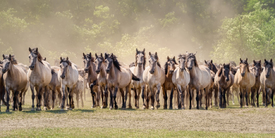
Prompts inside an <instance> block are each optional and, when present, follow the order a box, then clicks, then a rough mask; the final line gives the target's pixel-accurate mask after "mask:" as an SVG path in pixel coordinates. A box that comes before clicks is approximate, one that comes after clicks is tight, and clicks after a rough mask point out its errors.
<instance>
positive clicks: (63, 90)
mask: <svg viewBox="0 0 275 138" xmlns="http://www.w3.org/2000/svg"><path fill="white" fill-rule="evenodd" d="M65 94H66V91H65V86H62V93H61V96H62V101H61V110H64V107H65V100H66V95H65Z"/></svg>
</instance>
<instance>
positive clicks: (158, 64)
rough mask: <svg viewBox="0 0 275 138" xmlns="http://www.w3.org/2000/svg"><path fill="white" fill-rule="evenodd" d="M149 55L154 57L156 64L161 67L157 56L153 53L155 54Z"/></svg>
mask: <svg viewBox="0 0 275 138" xmlns="http://www.w3.org/2000/svg"><path fill="white" fill-rule="evenodd" d="M151 56H152V57H154V58H155V59H156V60H157V65H158V66H159V67H160V68H161V65H160V63H159V58H158V56H157V55H155V54H151Z"/></svg>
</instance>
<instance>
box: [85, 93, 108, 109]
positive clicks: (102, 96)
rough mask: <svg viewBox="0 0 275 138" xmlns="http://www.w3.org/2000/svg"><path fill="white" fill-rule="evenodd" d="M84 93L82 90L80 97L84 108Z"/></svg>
mask: <svg viewBox="0 0 275 138" xmlns="http://www.w3.org/2000/svg"><path fill="white" fill-rule="evenodd" d="M83 93H84V91H81V92H80V99H81V105H82V108H83V107H84V101H83ZM102 97H103V96H102Z"/></svg>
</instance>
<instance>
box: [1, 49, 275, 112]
mask: <svg viewBox="0 0 275 138" xmlns="http://www.w3.org/2000/svg"><path fill="white" fill-rule="evenodd" d="M29 53H30V54H29V63H30V64H29V66H27V65H24V64H22V63H19V62H18V61H17V60H16V58H15V56H14V55H3V60H2V61H0V76H1V78H0V101H1V104H4V105H6V107H7V109H6V112H9V106H10V103H12V108H13V110H14V111H15V110H19V111H22V105H23V104H24V103H25V95H26V92H27V91H28V89H29V88H30V90H31V99H32V110H35V103H36V110H37V111H40V110H41V106H42V105H43V106H44V110H47V109H53V108H54V106H55V105H57V106H58V107H60V109H61V110H64V109H69V110H72V109H74V108H75V106H74V95H76V101H77V106H79V101H81V102H82V107H83V93H84V95H85V89H90V92H91V97H92V108H95V107H98V106H100V103H101V108H107V107H108V106H109V109H113V108H115V109H117V108H118V103H121V108H122V109H125V108H126V107H127V106H126V104H127V98H128V108H132V102H131V96H132V94H134V95H133V97H134V104H135V107H136V108H137V109H138V108H139V105H140V104H139V101H140V99H139V98H140V97H141V98H142V102H143V107H142V108H143V109H148V108H149V106H150V108H151V109H152V110H153V109H154V108H157V109H158V108H159V107H160V98H159V94H160V92H162V95H163V101H164V102H163V108H164V109H167V108H169V109H173V108H174V109H185V107H187V108H189V109H191V108H192V107H196V108H197V109H201V108H203V107H204V109H206V110H207V109H208V108H211V107H212V101H214V103H213V105H214V106H217V107H219V108H226V106H227V105H229V100H232V103H233V104H235V103H234V95H236V96H237V97H238V102H239V104H240V107H243V106H246V107H247V106H249V105H251V106H254V107H259V95H260V92H262V96H263V98H262V99H263V103H262V104H263V105H264V106H266V107H267V106H268V105H269V104H272V107H273V94H274V90H275V68H273V61H272V59H271V60H266V59H265V60H264V61H263V62H264V63H263V65H262V63H261V60H259V61H255V60H253V64H248V59H240V64H239V65H236V64H235V63H234V62H230V63H228V64H219V65H218V64H214V63H213V62H212V60H209V61H204V62H205V63H204V64H199V62H198V61H197V59H196V54H195V53H188V52H186V53H185V54H180V55H178V57H177V59H176V58H175V57H173V58H169V57H167V61H166V62H165V64H164V66H162V67H161V65H160V63H159V57H158V54H157V52H155V53H151V52H149V55H148V57H146V53H145V49H143V50H141V51H139V50H138V49H136V54H135V57H134V59H135V62H133V63H131V64H130V65H129V66H128V65H127V66H126V65H121V64H120V62H119V61H118V60H117V57H116V56H115V55H114V54H112V53H111V54H108V53H104V54H102V53H101V54H96V53H95V55H94V56H93V55H92V54H91V53H88V54H84V53H83V62H84V68H83V69H81V68H79V67H78V66H77V65H76V64H74V63H72V62H71V61H70V60H69V58H68V57H66V58H63V57H60V61H59V62H60V66H51V65H50V64H49V63H48V62H47V61H46V58H44V59H43V58H42V56H41V54H40V53H39V51H38V48H33V49H32V48H29ZM147 60H148V63H147V64H148V65H147V66H146V62H147ZM10 92H11V94H10ZM118 93H119V94H120V95H117V94H118ZM168 97H169V100H168ZM173 98H174V100H173ZM35 99H36V100H35ZM167 101H169V104H168V103H167ZM195 101H196V103H195ZM108 103H109V104H108ZM168 105H169V107H167V106H168ZM0 110H1V106H0Z"/></svg>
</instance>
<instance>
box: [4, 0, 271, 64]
mask: <svg viewBox="0 0 275 138" xmlns="http://www.w3.org/2000/svg"><path fill="white" fill-rule="evenodd" d="M258 2H259V1H256V0H1V1H0V51H1V53H4V54H8V53H13V54H15V55H16V57H17V58H18V59H19V61H21V62H25V63H26V62H28V58H27V56H26V55H28V50H27V49H28V47H38V48H39V50H40V51H41V53H42V55H43V56H44V57H47V60H49V61H50V62H51V63H53V62H54V60H55V59H59V57H60V56H69V57H70V58H71V59H72V60H73V61H74V62H78V63H79V64H81V62H80V60H81V55H82V52H92V53H95V52H109V53H111V52H112V53H114V54H116V55H117V56H118V58H119V59H120V60H122V61H123V62H125V63H129V62H131V61H133V60H134V57H133V55H134V52H135V48H139V49H143V48H146V52H148V51H152V52H155V51H157V52H159V55H160V58H161V60H165V59H166V56H168V55H169V56H171V55H177V54H179V52H185V51H192V52H195V51H197V52H198V57H199V58H200V60H203V59H210V58H213V59H215V60H216V62H227V61H228V60H229V59H232V60H237V59H236V57H237V56H239V57H240V56H241V57H246V56H247V57H249V58H263V57H264V56H267V57H268V58H269V57H272V56H273V55H274V54H273V53H272V47H274V46H273V38H272V35H273V33H272V27H273V23H272V22H273V15H274V9H273V8H272V7H274V1H273V0H260V3H258ZM257 17H259V18H257ZM240 24H241V25H240ZM240 26H241V27H240ZM247 27H250V28H247ZM240 28H241V29H240ZM232 29H233V30H232ZM264 30H266V31H264ZM254 38H255V39H254ZM267 41H268V42H267ZM240 47H241V48H240ZM267 47H268V48H267Z"/></svg>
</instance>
